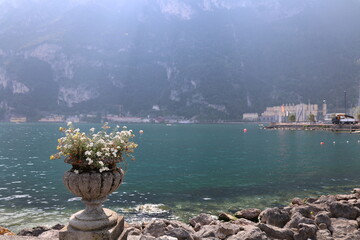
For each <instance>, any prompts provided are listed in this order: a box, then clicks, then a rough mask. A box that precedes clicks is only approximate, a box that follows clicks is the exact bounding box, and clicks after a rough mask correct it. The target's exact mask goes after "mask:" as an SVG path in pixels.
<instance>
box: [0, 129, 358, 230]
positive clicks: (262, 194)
mask: <svg viewBox="0 0 360 240" xmlns="http://www.w3.org/2000/svg"><path fill="white" fill-rule="evenodd" d="M60 126H65V124H39V123H27V124H10V123H1V124H0V226H4V227H8V228H10V229H12V230H13V231H17V230H19V229H21V228H24V227H29V226H37V225H53V224H56V223H58V222H60V223H66V221H67V219H68V218H69V217H70V215H71V214H72V213H74V212H76V211H78V210H81V209H82V208H83V206H84V205H83V203H82V202H81V201H79V199H78V198H75V197H74V196H73V195H72V194H71V193H70V192H68V191H67V190H66V189H65V187H64V186H63V184H62V176H63V173H64V171H66V170H68V169H70V165H68V164H65V163H64V162H63V161H62V160H52V161H51V160H49V156H50V155H51V154H53V153H55V152H56V145H57V139H58V138H59V137H61V136H62V135H61V133H60V132H58V128H59V127H60ZM75 126H76V127H79V128H80V129H81V130H82V131H88V129H90V128H91V127H93V126H94V125H90V124H77V125H75ZM100 126H101V125H95V127H97V128H98V129H99V128H100ZM127 126H128V127H129V128H130V129H133V130H134V132H135V133H138V131H139V130H140V129H142V130H144V134H142V135H141V136H139V134H137V136H136V139H135V141H136V142H137V143H138V144H139V147H138V149H137V151H136V153H135V156H136V158H137V160H136V161H134V162H132V161H131V162H129V165H128V171H127V173H126V176H125V182H124V184H123V185H122V186H121V187H120V188H119V189H118V190H117V192H115V193H113V194H111V195H110V196H109V200H108V201H106V202H105V204H104V205H105V207H108V208H111V209H113V210H116V211H117V212H119V213H121V214H123V215H125V216H126V221H137V220H142V219H147V218H151V217H159V216H160V217H167V218H180V219H181V220H185V221H186V220H187V219H188V218H189V217H191V216H193V215H196V214H198V213H200V212H206V213H211V214H217V213H218V212H219V211H234V210H237V209H240V208H247V207H258V208H265V207H271V206H281V205H285V204H288V203H289V201H290V200H291V199H292V198H294V197H309V196H319V195H321V194H329V193H348V192H349V191H350V190H351V189H352V188H353V187H359V183H360V174H359V171H360V143H359V142H360V141H359V140H360V135H356V134H335V133H331V132H316V131H284V130H262V129H260V128H259V127H258V126H257V125H249V124H246V125H245V124H234V125H232V124H217V125H210V124H209V125H205V124H186V125H176V124H175V125H172V126H166V125H161V124H128V125H127ZM244 128H247V129H248V131H247V133H244V132H243V129H244ZM334 141H335V144H334V143H333V142H334ZM320 142H325V144H324V145H320ZM144 204H154V205H151V206H152V207H154V208H151V209H152V210H154V212H148V211H145V212H144V211H142V210H141V206H144ZM139 206H140V209H139ZM158 207H160V209H159V208H158Z"/></svg>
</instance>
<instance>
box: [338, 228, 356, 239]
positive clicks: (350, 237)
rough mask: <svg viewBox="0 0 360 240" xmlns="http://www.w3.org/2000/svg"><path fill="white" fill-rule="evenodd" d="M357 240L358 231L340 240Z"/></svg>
mask: <svg viewBox="0 0 360 240" xmlns="http://www.w3.org/2000/svg"><path fill="white" fill-rule="evenodd" d="M355 239H356V240H358V239H360V231H359V230H356V231H354V232H352V233H349V234H347V235H346V236H345V237H343V238H342V239H341V240H355Z"/></svg>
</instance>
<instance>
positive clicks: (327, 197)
mask: <svg viewBox="0 0 360 240" xmlns="http://www.w3.org/2000/svg"><path fill="white" fill-rule="evenodd" d="M332 202H336V197H335V196H334V195H322V196H321V197H319V198H318V200H316V201H315V202H314V203H326V204H330V203H332Z"/></svg>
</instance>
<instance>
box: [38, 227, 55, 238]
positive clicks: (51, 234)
mask: <svg viewBox="0 0 360 240" xmlns="http://www.w3.org/2000/svg"><path fill="white" fill-rule="evenodd" d="M38 238H40V239H41V238H42V239H44V238H45V239H59V230H54V229H51V230H49V231H46V232H43V233H42V234H40V235H39V236H38Z"/></svg>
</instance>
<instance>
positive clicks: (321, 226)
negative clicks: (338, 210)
mask: <svg viewBox="0 0 360 240" xmlns="http://www.w3.org/2000/svg"><path fill="white" fill-rule="evenodd" d="M318 228H319V229H320V230H326V229H328V226H327V225H326V224H325V223H319V225H318Z"/></svg>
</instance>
